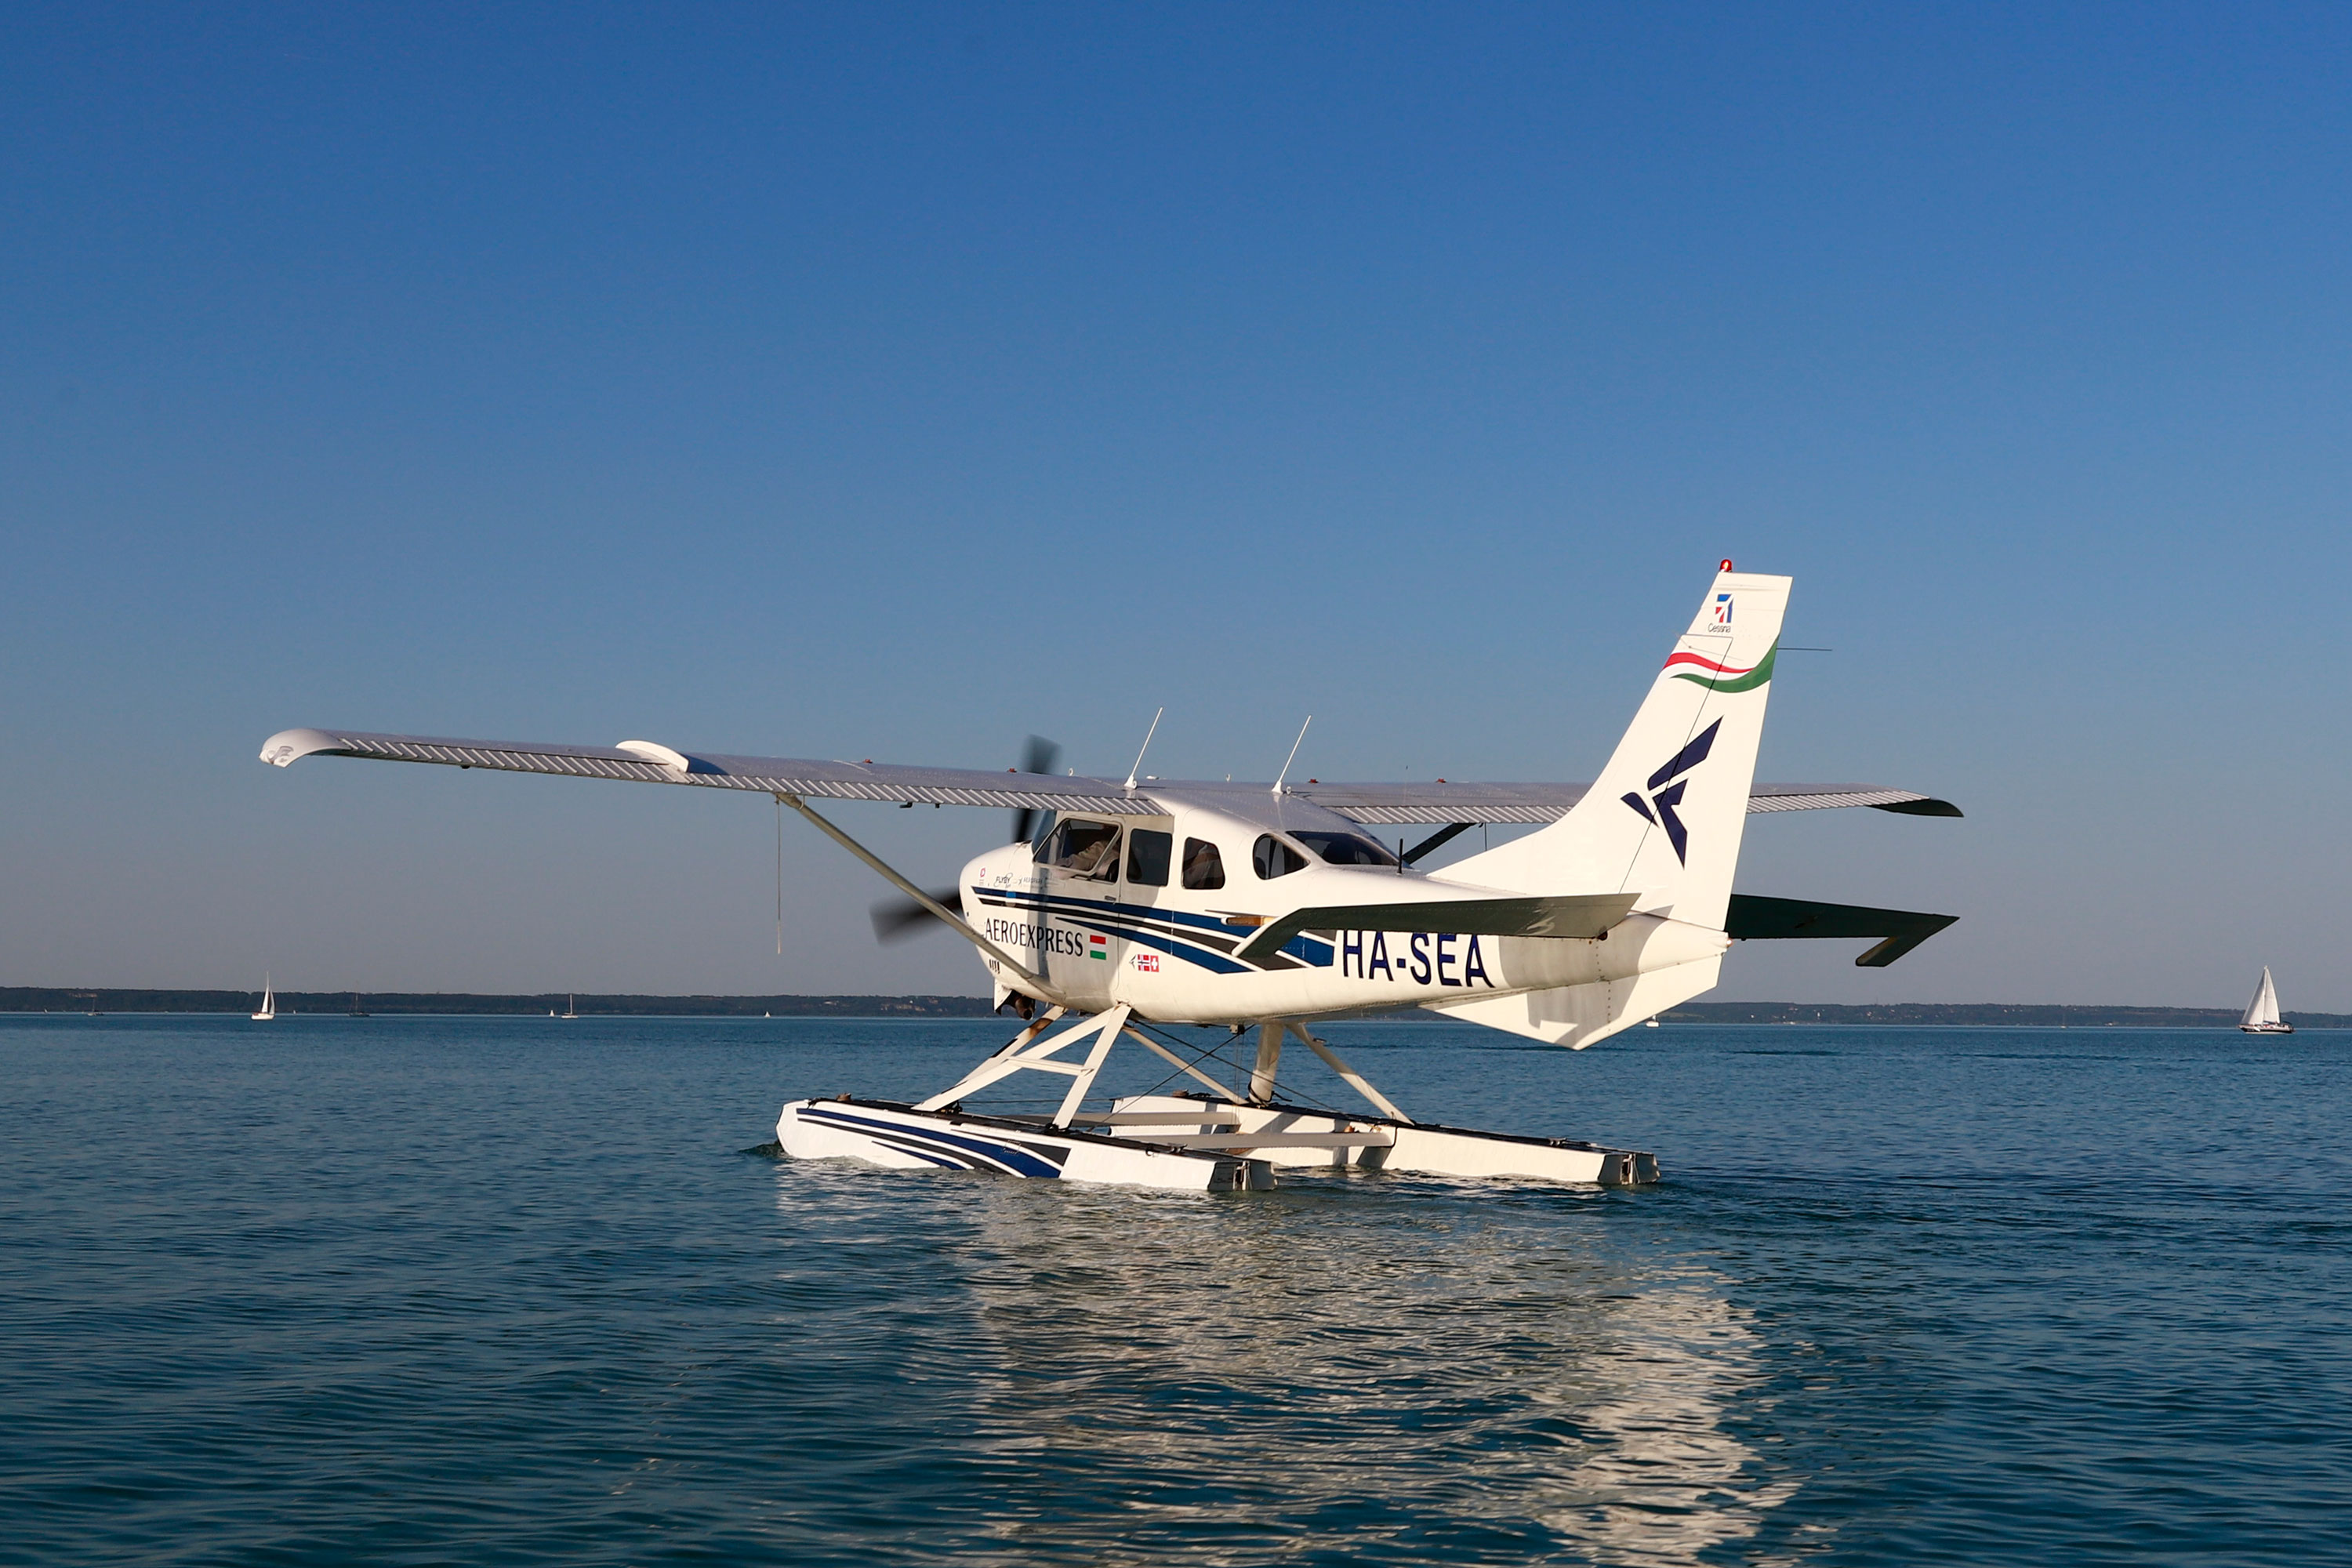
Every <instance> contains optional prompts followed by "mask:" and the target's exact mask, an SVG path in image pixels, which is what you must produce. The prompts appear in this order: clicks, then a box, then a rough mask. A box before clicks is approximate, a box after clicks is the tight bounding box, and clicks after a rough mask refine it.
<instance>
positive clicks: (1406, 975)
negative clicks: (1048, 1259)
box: [959, 785, 1728, 1024]
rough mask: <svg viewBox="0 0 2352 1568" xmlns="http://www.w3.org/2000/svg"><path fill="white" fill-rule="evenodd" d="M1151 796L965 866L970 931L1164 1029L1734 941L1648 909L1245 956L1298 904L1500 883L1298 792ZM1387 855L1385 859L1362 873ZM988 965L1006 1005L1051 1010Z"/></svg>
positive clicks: (1607, 975) (1367, 1001) (1625, 970)
mask: <svg viewBox="0 0 2352 1568" xmlns="http://www.w3.org/2000/svg"><path fill="white" fill-rule="evenodd" d="M1139 794H1142V795H1148V796H1149V798H1150V800H1151V801H1152V803H1153V804H1154V805H1158V806H1159V807H1160V811H1161V814H1160V815H1158V816H1100V817H1096V816H1088V815H1087V814H1085V813H1072V814H1069V815H1066V816H1063V817H1062V818H1061V819H1060V820H1059V822H1058V823H1057V824H1056V825H1055V828H1054V829H1053V830H1052V831H1050V832H1049V833H1048V834H1047V835H1045V837H1043V838H1042V839H1041V840H1040V841H1039V844H1038V846H1037V847H1034V848H1033V847H1032V846H1031V845H1028V844H1010V845H1006V846H1004V847H1002V848H998V849H993V850H991V851H990V852H988V853H987V854H985V855H982V856H980V857H979V858H976V859H974V860H972V861H971V864H969V865H968V866H966V867H965V868H964V873H963V879H962V882H961V886H960V889H959V890H960V892H961V896H962V900H963V916H964V920H965V921H966V923H967V924H969V925H970V926H971V928H972V929H973V930H974V931H976V932H977V933H978V934H979V935H980V936H982V938H984V939H985V940H986V941H988V942H991V943H992V944H994V945H995V946H996V947H997V948H999V949H1001V950H1002V951H1003V952H1005V953H1006V954H1008V955H1009V956H1010V957H1012V958H1013V960H1014V961H1015V962H1017V963H1020V964H1021V965H1023V966H1024V968H1026V969H1028V970H1030V971H1031V972H1032V973H1034V974H1036V975H1037V976H1039V977H1040V978H1041V979H1043V980H1044V981H1045V983H1046V984H1047V985H1048V986H1050V987H1051V988H1052V989H1053V990H1054V991H1055V992H1058V993H1060V996H1061V999H1063V1000H1066V1002H1068V1003H1069V1004H1071V1005H1074V1006H1075V1007H1076V1008H1077V1009H1080V1010H1083V1011H1089V1012H1091V1011H1097V1010H1100V1009H1103V1008H1107V1007H1110V1006H1114V1005H1119V1004H1122V1003H1123V1004H1126V1005H1129V1006H1131V1007H1132V1008H1134V1010H1135V1011H1136V1013H1137V1014H1139V1015H1140V1016H1144V1017H1147V1018H1152V1019H1157V1020H1160V1021H1161V1022H1166V1023H1202V1024H1218V1023H1245V1022H1264V1021H1265V1020H1268V1019H1282V1018H1293V1019H1305V1018H1328V1017H1332V1016H1344V1015H1347V1014H1351V1013H1370V1012H1388V1011H1391V1010H1395V1009H1398V1008H1403V1007H1414V1006H1422V1005H1444V1004H1450V1003H1461V1002H1465V1001H1469V1000H1472V999H1475V998H1489V997H1500V996H1505V995H1509V994H1518V993H1527V992H1537V991H1546V990H1549V989H1551V988H1554V987H1559V986H1567V985H1579V984H1589V983H1592V982H1609V981H1618V980H1625V979H1630V978H1631V977H1633V976H1634V975H1636V974H1639V973H1644V972H1647V971H1651V970H1657V969H1664V968H1667V967H1671V966H1673V965H1675V964H1681V963H1690V962H1693V961H1695V960H1703V959H1709V958H1714V957H1717V956H1719V955H1720V954H1721V953H1722V952H1723V951H1724V950H1725V948H1726V947H1727V946H1728V941H1727V938H1726V937H1725V936H1724V934H1723V933H1722V932H1721V931H1716V930H1709V929H1706V928H1705V927H1700V926H1694V925H1688V924H1685V923H1683V922H1680V921H1674V920H1671V919H1664V918H1661V917H1659V916H1656V915H1650V914H1643V913H1640V912H1635V913H1633V914H1632V915H1629V916H1627V917H1626V919H1625V920H1624V921H1623V922H1622V923H1621V924H1619V925H1618V926H1616V927H1615V929H1613V930H1612V931H1610V932H1609V933H1608V934H1607V935H1606V936H1604V937H1601V938H1599V939H1597V940H1591V941H1574V940H1566V939H1560V938H1553V937H1536V938H1529V937H1502V936H1493V935H1484V936H1482V935H1471V934H1462V933H1458V932H1453V931H1443V930H1435V929H1433V930H1429V931H1341V930H1310V931H1303V932H1301V933H1300V934H1299V935H1298V936H1297V937H1296V938H1294V939H1293V940H1292V941H1290V942H1288V943H1286V945H1285V946H1284V947H1283V948H1281V949H1280V950H1279V951H1277V952H1273V953H1269V954H1266V955H1265V956H1264V957H1262V958H1259V959H1255V960H1248V959H1244V958H1241V957H1238V956H1236V954H1237V953H1238V952H1239V950H1240V949H1242V948H1243V947H1244V944H1245V943H1247V942H1248V941H1249V940H1250V938H1251V937H1252V936H1254V935H1255V933H1256V931H1257V930H1258V928H1259V927H1261V926H1262V925H1265V924H1266V923H1269V922H1271V921H1274V920H1275V919H1276V918H1278V917H1280V916H1282V915H1284V914H1286V913H1287V912H1289V911H1290V910H1297V909H1301V908H1307V907H1324V906H1339V905H1355V906H1360V905H1365V904H1379V903H1394V902H1423V901H1426V900H1433V899H1445V898H1486V897H1496V896H1502V890H1500V889H1492V888H1485V887H1480V886H1477V885H1475V884H1473V883H1467V882H1458V881H1453V880H1450V879H1446V878H1444V877H1442V876H1433V875H1430V874H1428V873H1425V872H1422V871H1416V870H1412V869H1410V868H1407V869H1402V870H1401V869H1399V868H1398V867H1397V865H1396V863H1395V858H1394V854H1393V850H1392V848H1391V849H1390V850H1388V851H1385V852H1381V851H1379V850H1376V849H1374V848H1373V847H1371V846H1370V843H1369V840H1368V836H1367V834H1366V831H1365V829H1363V828H1361V827H1360V826H1357V825H1356V824H1355V823H1353V822H1350V821H1349V820H1348V819H1346V818H1344V817H1341V816H1336V815H1334V814H1333V813H1331V812H1328V811H1326V810H1324V809H1322V808H1321V807H1318V806H1315V805H1309V804H1307V802H1305V801H1302V800H1299V799H1297V797H1295V796H1275V795H1270V794H1267V793H1265V792H1264V791H1262V790H1255V789H1253V790H1247V791H1243V790H1235V791H1233V792H1230V794H1228V793H1227V792H1217V793H1216V794H1215V795H1203V796H1200V797H1190V798H1188V797H1184V796H1180V795H1168V794H1160V793H1158V792H1153V791H1151V790H1150V786H1149V785H1146V786H1144V788H1143V789H1142V790H1140V791H1139ZM1111 834H1116V835H1117V837H1116V838H1115V839H1113V838H1109V837H1108V835H1111ZM1142 836H1156V837H1142ZM1269 841H1270V844H1269ZM1074 845H1075V846H1076V853H1075V854H1072V853H1069V852H1068V851H1069V850H1070V848H1071V847H1072V846H1074ZM1202 847H1206V848H1207V849H1208V850H1212V851H1213V854H1206V853H1203V852H1202ZM1381 853H1385V863H1382V864H1366V863H1363V862H1365V861H1369V860H1371V859H1372V858H1374V856H1375V855H1376V854H1381ZM1333 858H1337V859H1341V860H1348V859H1353V860H1355V861H1357V862H1358V863H1356V864H1332V863H1330V860H1331V859H1333ZM1294 866H1295V868H1292V867H1294ZM1268 870H1271V871H1272V872H1273V873H1274V874H1273V875H1266V874H1264V873H1265V871H1268ZM1188 883H1189V884H1191V885H1188ZM1591 890H1592V891H1607V890H1610V889H1591ZM984 962H985V963H987V964H988V966H989V968H990V970H991V971H992V975H991V978H992V980H993V981H994V983H995V984H996V985H997V987H998V993H999V998H1000V1000H1002V999H1003V996H1004V995H1005V994H1009V993H1022V994H1028V995H1032V996H1036V997H1039V998H1040V999H1043V1000H1052V999H1053V998H1051V997H1047V996H1045V994H1044V993H1043V991H1042V990H1041V988H1039V987H1036V986H1033V985H1031V984H1027V983H1025V982H1024V980H1023V979H1022V978H1021V977H1020V976H1019V975H1017V974H1014V973H1010V972H1009V971H1007V970H1006V969H1005V967H1004V966H1003V964H1001V963H998V962H997V961H995V960H994V959H986V960H984Z"/></svg>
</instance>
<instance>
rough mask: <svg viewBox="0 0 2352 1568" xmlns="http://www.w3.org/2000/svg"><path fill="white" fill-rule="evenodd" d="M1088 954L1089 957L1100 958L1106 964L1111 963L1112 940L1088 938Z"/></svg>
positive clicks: (1103, 937) (1102, 937) (1099, 937)
mask: <svg viewBox="0 0 2352 1568" xmlns="http://www.w3.org/2000/svg"><path fill="white" fill-rule="evenodd" d="M1087 955H1088V956H1089V957H1092V958H1099V959H1102V960H1103V961H1104V962H1106V963H1108V962H1109V959H1110V938H1108V937H1107V936H1090V937H1088V938H1087Z"/></svg>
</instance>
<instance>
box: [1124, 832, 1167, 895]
mask: <svg viewBox="0 0 2352 1568" xmlns="http://www.w3.org/2000/svg"><path fill="white" fill-rule="evenodd" d="M1175 844H1176V839H1175V836H1174V835H1173V834H1168V833H1161V832H1160V831H1158V830H1157V829H1156V828H1150V827H1134V828H1129V830H1128V835H1127V879H1128V880H1129V882H1130V883H1132V884H1133V885H1135V886H1136V887H1139V888H1164V887H1166V886H1167V885H1168V859H1169V855H1170V852H1171V850H1172V849H1173V848H1174V847H1175Z"/></svg>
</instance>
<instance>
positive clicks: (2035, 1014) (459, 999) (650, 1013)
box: [0, 985, 2352, 1029]
mask: <svg viewBox="0 0 2352 1568" xmlns="http://www.w3.org/2000/svg"><path fill="white" fill-rule="evenodd" d="M259 1005H261V993H260V992H258V991H165V990H136V989H115V988H110V987H106V986H82V987H72V986H40V985H5V986H0V1013H91V1012H97V1013H215V1014H220V1013H231V1014H234V1013H250V1012H252V1011H253V1010H254V1009H255V1008H257V1007H258V1006H259ZM574 1007H576V1009H577V1011H578V1012H579V1013H580V1014H581V1015H582V1016H597V1017H607V1018H613V1017H623V1018H649V1017H669V1018H758V1017H777V1018H985V1017H988V1016H991V1009H990V1007H989V1005H988V999H987V998H986V997H984V996H944V995H910V996H799V995H778V996H655V995H639V994H591V993H589V992H585V991H583V992H581V993H579V994H578V995H577V996H576V997H574V996H570V995H566V994H563V993H561V992H552V993H540V994H526V995H489V994H477V993H472V992H441V991H397V992H390V991H384V992H380V991H362V992H360V993H358V1010H359V1011H361V1012H362V1013H366V1014H370V1015H374V1014H379V1013H381V1014H431V1015H438V1016H459V1017H467V1016H470V1017H484V1016H491V1017H495V1016H513V1017H530V1016H538V1017H545V1016H547V1015H548V1014H550V1013H562V1012H564V1011H566V1010H567V1009H571V1008H574ZM278 1008H279V1010H280V1011H281V1012H286V1013H309V1014H313V1015H318V1014H343V1015H348V1014H350V1013H351V1012H352V993H351V992H349V991H280V992H279V993H278ZM1398 1016H1404V1017H1416V1018H1422V1019H1423V1021H1432V1020H1433V1018H1434V1015H1425V1014H1421V1013H1417V1012H1415V1013H1406V1014H1400V1015H1398ZM2238 1016H2239V1014H2238V1009H2236V1008H2234V1007H2123V1006H2116V1007H2101V1006H2074V1005H2065V1006H2056V1005H2039V1004H2034V1003H2014V1002H1883V1003H1871V1004H1864V1005H1843V1004H1835V1003H1814V1002H1686V1003H1685V1004H1683V1005H1681V1006H1679V1007H1673V1008H1669V1009H1668V1010H1667V1011H1666V1012H1665V1013H1664V1014H1662V1015H1661V1016H1660V1018H1661V1021H1662V1022H1664V1023H1668V1024H1834V1025H1874V1026H1878V1027H1880V1028H1921V1027H1929V1028H1954V1027H1969V1026H1979V1027H1984V1026H1990V1027H2000V1028H2042V1029H2058V1028H2068V1029H2087V1028H2132V1029H2220V1028H2230V1027H2233V1026H2236V1024H2237V1022H2238ZM2286 1020H2287V1022H2288V1023H2290V1024H2293V1025H2294V1026H2295V1027H2296V1028H2298V1029H2346V1028H2352V1014H2343V1013H2289V1014H2288V1015H2287V1016H2286Z"/></svg>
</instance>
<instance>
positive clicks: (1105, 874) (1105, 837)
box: [1043, 821, 1118, 882]
mask: <svg viewBox="0 0 2352 1568" xmlns="http://www.w3.org/2000/svg"><path fill="white" fill-rule="evenodd" d="M1043 859H1044V861H1045V864H1046V865H1048V866H1051V867H1052V868H1054V869H1055V870H1057V871H1061V872H1064V873H1066V874H1067V875H1069V876H1072V877H1085V878H1087V879H1091V880H1093V881H1097V882H1113V881H1117V880H1118V826H1116V825H1114V824H1112V823H1108V822H1079V821H1071V822H1065V823H1064V824H1062V826H1059V827H1057V828H1055V829H1054V835H1053V837H1050V838H1048V839H1046V840H1045V855H1044V856H1043Z"/></svg>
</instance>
